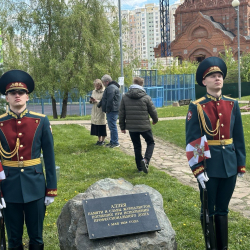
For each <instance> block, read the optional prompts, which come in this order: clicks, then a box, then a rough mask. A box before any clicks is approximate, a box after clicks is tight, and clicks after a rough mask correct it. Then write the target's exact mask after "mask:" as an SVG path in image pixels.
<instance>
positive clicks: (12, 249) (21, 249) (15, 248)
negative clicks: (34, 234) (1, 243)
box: [8, 244, 23, 250]
mask: <svg viewBox="0 0 250 250" xmlns="http://www.w3.org/2000/svg"><path fill="white" fill-rule="evenodd" d="M8 249H9V250H23V244H22V245H20V246H18V247H12V248H8Z"/></svg>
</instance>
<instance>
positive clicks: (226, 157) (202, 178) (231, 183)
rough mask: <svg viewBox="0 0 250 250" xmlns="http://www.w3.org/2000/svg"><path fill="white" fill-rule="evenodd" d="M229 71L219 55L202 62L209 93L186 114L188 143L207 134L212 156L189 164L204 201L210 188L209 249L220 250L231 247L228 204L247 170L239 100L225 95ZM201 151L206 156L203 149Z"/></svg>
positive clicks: (199, 76) (200, 78)
mask: <svg viewBox="0 0 250 250" xmlns="http://www.w3.org/2000/svg"><path fill="white" fill-rule="evenodd" d="M226 74H227V67H226V64H225V63H224V61H223V60H222V59H220V58H218V57H209V58H207V59H205V60H204V61H202V62H201V63H200V65H199V67H198V69H197V72H196V81H197V82H198V84H199V85H200V86H202V87H206V90H207V93H206V95H205V96H204V97H202V98H200V99H198V100H196V101H194V102H192V103H191V104H190V105H189V110H188V113H187V117H186V144H187V145H190V143H192V142H193V141H195V140H197V139H198V138H200V137H203V136H206V138H207V143H208V147H209V149H210V154H211V158H207V159H206V160H203V161H201V162H199V163H196V164H194V165H192V166H191V165H190V166H191V169H192V171H193V174H194V176H195V177H197V180H198V183H199V189H200V199H201V203H203V189H207V198H208V211H209V221H208V223H209V234H210V248H209V249H217V250H225V249H228V205H229V202H230V199H231V197H232V194H233V191H234V188H235V183H236V177H237V175H238V176H239V177H242V176H243V175H244V173H245V158H246V153H245V143H244V134H243V126H242V120H241V113H240V109H239V105H238V102H237V100H234V99H232V98H229V97H227V96H224V95H222V87H223V80H224V79H225V77H226ZM202 150H203V156H204V148H201V151H202ZM204 158H206V157H204ZM205 163H206V164H205ZM204 168H206V169H204ZM202 205H203V204H201V207H202ZM202 208H203V207H202ZM202 211H203V209H201V221H203V213H202ZM214 228H215V231H214ZM215 232H216V233H215ZM207 249H208V248H207Z"/></svg>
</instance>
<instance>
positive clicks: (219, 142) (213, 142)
mask: <svg viewBox="0 0 250 250" xmlns="http://www.w3.org/2000/svg"><path fill="white" fill-rule="evenodd" d="M207 142H208V145H210V146H217V145H229V144H232V143H233V138H230V139H225V140H207Z"/></svg>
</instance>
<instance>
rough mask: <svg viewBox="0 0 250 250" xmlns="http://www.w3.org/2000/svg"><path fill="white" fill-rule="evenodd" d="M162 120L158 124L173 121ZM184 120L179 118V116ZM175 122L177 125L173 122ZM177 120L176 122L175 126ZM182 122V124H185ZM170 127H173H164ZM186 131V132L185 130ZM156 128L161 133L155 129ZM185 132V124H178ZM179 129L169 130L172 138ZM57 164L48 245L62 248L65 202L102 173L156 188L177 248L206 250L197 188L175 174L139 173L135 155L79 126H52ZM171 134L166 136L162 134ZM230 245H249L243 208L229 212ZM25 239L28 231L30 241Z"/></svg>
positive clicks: (48, 215) (46, 233)
mask: <svg viewBox="0 0 250 250" xmlns="http://www.w3.org/2000/svg"><path fill="white" fill-rule="evenodd" d="M169 122H174V121H168V122H160V123H159V124H157V126H155V127H154V128H155V129H154V133H155V134H157V133H158V132H159V130H160V126H162V125H164V124H170V123H169ZM178 122H181V121H178ZM172 125H173V124H172ZM176 126H177V124H176V123H175V126H174V127H176ZM183 126H184V125H183V124H180V127H179V128H183ZM161 130H163V133H164V131H168V130H169V127H164V126H163V127H162V129H161ZM181 130H182V131H181ZM157 131H158V132H157ZM179 131H181V132H183V131H184V129H179ZM174 133H175V130H172V131H169V136H170V137H171V138H172V139H173V138H174ZM53 134H54V144H55V156H56V165H58V166H60V168H61V169H60V170H61V172H60V180H59V182H58V197H57V198H56V199H55V202H54V203H52V204H51V205H50V206H49V207H48V208H47V212H46V217H45V221H44V241H45V249H46V250H59V249H60V248H59V243H58V234H57V227H56V220H57V218H58V216H59V214H60V212H61V209H62V207H63V206H64V204H65V203H66V202H67V201H68V200H69V199H71V198H73V197H74V196H75V195H77V194H78V193H82V192H84V191H85V190H86V189H87V188H88V187H89V186H90V185H91V184H93V183H95V182H96V181H98V180H100V179H103V178H120V177H122V178H124V179H126V180H127V181H129V182H131V183H132V184H134V185H135V184H146V185H149V186H151V187H153V188H155V189H156V190H158V191H159V192H160V193H161V194H162V196H163V199H164V210H165V212H166V214H167V216H168V218H169V219H170V221H171V223H172V226H173V228H174V230H175V231H176V234H177V236H176V240H177V243H178V250H194V249H204V243H203V236H202V232H201V226H200V221H199V210H200V209H199V206H200V201H199V194H198V192H197V191H195V190H194V189H193V188H191V187H188V186H184V185H182V184H181V183H180V182H179V181H177V180H176V179H175V178H172V177H170V176H169V175H167V174H165V173H164V172H161V171H159V170H156V169H154V168H151V169H150V173H149V174H148V175H146V174H144V173H137V171H136V167H135V163H134V157H132V156H128V155H126V154H124V153H123V152H121V150H120V149H119V148H118V149H109V148H105V147H99V146H94V143H95V142H96V138H95V137H92V136H90V135H89V131H87V130H86V129H85V128H83V127H80V126H78V125H58V126H53ZM164 139H168V137H164ZM229 235H230V237H229V249H230V250H236V249H237V250H246V249H250V221H249V220H248V219H246V218H243V217H242V216H241V215H240V214H239V213H235V212H230V216H229ZM25 242H27V236H26V240H25Z"/></svg>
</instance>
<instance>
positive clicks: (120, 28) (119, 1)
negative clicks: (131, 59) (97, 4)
mask: <svg viewBox="0 0 250 250" xmlns="http://www.w3.org/2000/svg"><path fill="white" fill-rule="evenodd" d="M118 12H119V32H120V57H121V77H124V76H123V55H122V54H123V53H122V18H121V0H118ZM122 94H124V83H123V85H122Z"/></svg>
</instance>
